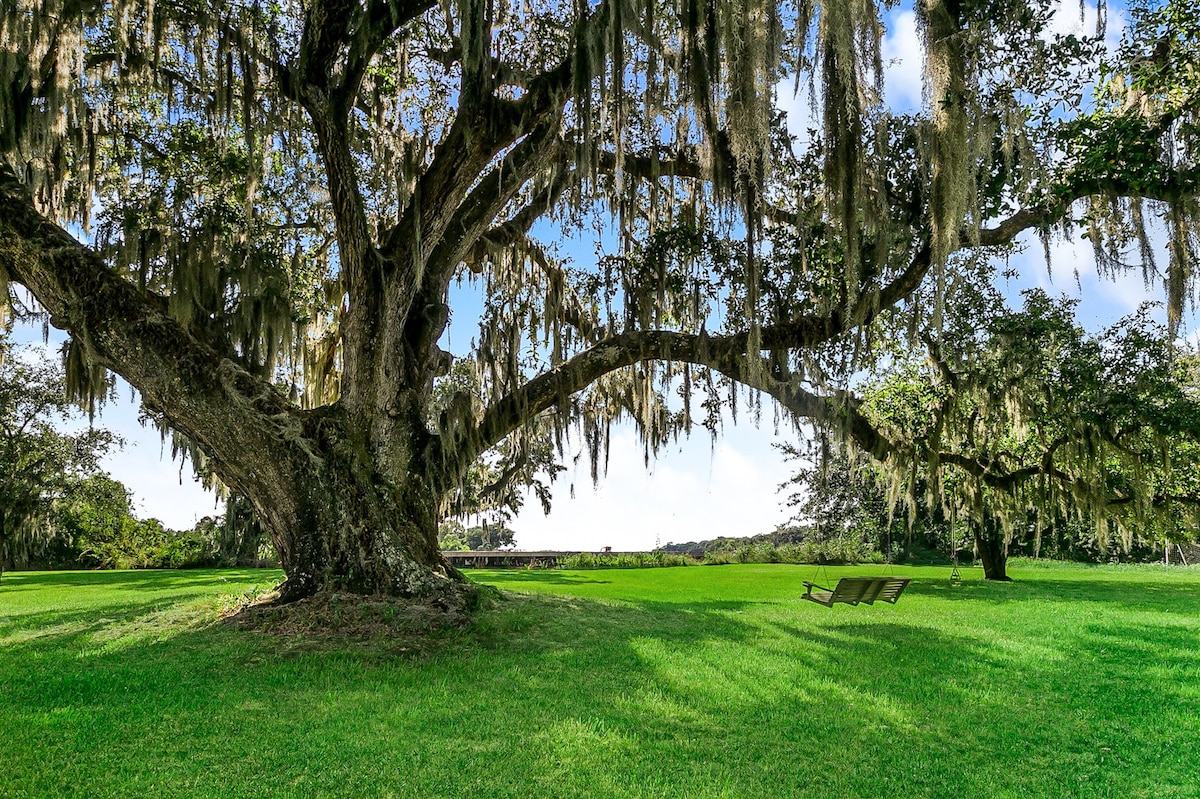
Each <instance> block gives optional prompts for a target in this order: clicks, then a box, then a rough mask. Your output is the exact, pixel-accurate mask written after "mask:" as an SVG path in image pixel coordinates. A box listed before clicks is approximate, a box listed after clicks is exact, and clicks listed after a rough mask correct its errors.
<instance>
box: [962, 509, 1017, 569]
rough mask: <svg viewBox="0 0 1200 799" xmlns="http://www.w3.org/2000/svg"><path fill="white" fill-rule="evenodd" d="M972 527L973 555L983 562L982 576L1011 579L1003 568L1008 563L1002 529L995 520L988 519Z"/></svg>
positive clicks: (1006, 546) (1006, 547)
mask: <svg viewBox="0 0 1200 799" xmlns="http://www.w3.org/2000/svg"><path fill="white" fill-rule="evenodd" d="M973 527H974V529H973V531H972V532H973V533H974V536H975V555H976V556H977V557H978V558H979V559H980V561H982V562H983V578H984V579H985V580H1001V581H1005V582H1007V581H1010V580H1012V578H1011V577H1009V576H1008V573H1007V571H1006V570H1005V569H1006V566H1007V563H1008V545H1007V544H1006V543H1005V541H1004V531H1003V530H1001V529H1000V526H999V525H998V524H996V523H995V522H988V521H984V522H981V523H978V524H975V525H973Z"/></svg>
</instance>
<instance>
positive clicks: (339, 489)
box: [0, 0, 1200, 599]
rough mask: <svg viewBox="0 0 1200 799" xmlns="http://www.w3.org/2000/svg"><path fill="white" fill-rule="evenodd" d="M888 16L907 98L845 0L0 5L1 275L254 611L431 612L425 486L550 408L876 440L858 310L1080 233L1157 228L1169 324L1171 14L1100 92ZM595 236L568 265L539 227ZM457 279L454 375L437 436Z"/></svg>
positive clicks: (1191, 136) (929, 22) (1178, 92)
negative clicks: (903, 60)
mask: <svg viewBox="0 0 1200 799" xmlns="http://www.w3.org/2000/svg"><path fill="white" fill-rule="evenodd" d="M917 12H918V17H919V19H920V22H921V24H920V31H921V36H922V43H923V46H924V49H925V54H926V83H927V95H928V103H927V109H926V111H925V112H924V113H922V114H920V115H918V116H914V117H907V116H897V115H895V114H892V113H890V112H889V111H888V110H887V109H885V108H883V107H882V106H881V104H880V100H879V98H880V82H881V80H882V77H883V72H884V65H883V63H882V59H881V54H880V39H881V36H882V34H883V30H884V29H883V25H882V23H881V8H880V6H879V5H878V4H877V3H875V2H873V0H846V1H845V2H831V3H814V2H811V0H794V2H784V3H780V4H775V3H772V2H766V1H765V0H720V1H719V2H700V0H664V1H663V2H656V0H595V1H589V2H578V3H565V2H561V0H550V1H549V2H542V1H539V0H522V2H520V3H517V2H510V0H447V2H445V3H441V4H438V3H433V2H427V1H425V0H307V1H306V2H298V1H294V0H282V1H281V2H273V3H263V2H259V1H258V0H156V2H153V3H147V2H143V0H137V1H136V2H135V1H134V0H16V2H7V3H5V4H4V5H3V7H2V10H0V154H2V158H0V162H2V164H3V165H2V166H0V269H2V270H3V273H4V275H5V277H6V278H7V279H8V280H10V281H13V282H15V283H17V284H19V285H21V286H24V287H26V288H27V289H28V290H29V291H30V292H31V293H32V294H33V295H34V296H35V297H36V298H37V300H38V301H39V302H40V304H41V306H42V307H43V308H44V309H45V310H46V312H47V313H48V314H49V319H50V322H51V323H52V324H54V325H55V326H57V327H60V328H62V329H65V330H67V331H69V333H70V336H71V357H70V359H69V363H70V364H72V371H71V374H70V377H71V379H72V383H73V386H74V387H75V388H76V389H77V393H78V394H79V396H80V397H81V398H82V399H84V400H85V401H86V400H87V399H88V398H89V397H90V396H91V393H92V390H93V389H92V388H91V387H92V386H94V385H95V384H96V383H97V382H98V381H100V380H101V379H102V378H103V376H104V374H105V372H106V370H111V371H115V372H117V373H119V374H121V375H122V376H124V377H125V378H126V379H127V380H128V381H129V382H130V383H131V384H133V385H134V386H135V387H137V389H138V390H139V391H140V392H141V398H142V402H143V405H144V407H145V409H146V410H147V411H148V413H150V414H151V415H152V416H153V417H154V418H156V419H157V420H158V421H159V422H161V423H162V424H163V425H165V426H167V427H169V428H170V429H172V430H174V431H176V432H177V433H179V434H180V435H181V436H182V437H183V439H185V440H186V442H187V445H188V446H189V447H190V448H191V449H192V452H193V453H194V455H195V456H196V457H197V458H198V460H199V462H200V464H201V468H202V469H203V470H205V471H206V472H207V473H209V474H211V475H213V476H215V477H218V478H219V479H220V480H221V481H222V482H224V483H225V484H226V485H227V486H229V487H230V489H231V490H233V491H234V492H236V493H237V494H239V495H241V496H244V497H246V498H247V499H248V500H249V501H250V502H251V503H252V504H253V506H254V508H255V510H256V512H257V514H258V516H259V517H260V518H261V519H262V521H263V524H264V525H265V527H266V529H267V530H268V532H269V533H270V535H271V537H272V540H273V541H274V543H275V545H276V548H277V549H278V552H279V555H280V558H281V560H282V563H283V566H284V568H285V570H286V572H287V580H286V582H285V584H284V586H283V597H284V598H285V599H290V598H297V597H302V596H305V595H307V594H309V593H312V592H314V591H316V590H318V589H320V588H321V587H323V586H326V585H340V586H343V587H345V588H349V589H352V590H358V591H378V592H385V593H393V594H402V595H436V596H442V597H447V598H449V597H453V596H455V595H458V594H461V592H462V588H461V586H462V585H463V582H462V580H461V577H460V575H458V574H457V573H456V572H455V571H454V570H453V569H452V568H451V567H449V566H448V565H447V564H446V563H445V562H444V561H443V559H442V557H441V556H440V554H439V552H438V549H437V546H436V531H437V521H438V518H439V516H440V515H441V514H442V513H443V512H446V511H447V509H448V508H447V504H448V498H449V497H452V495H453V494H454V493H455V492H456V491H457V490H458V489H459V488H460V487H461V486H462V484H463V481H464V479H465V477H466V475H467V473H468V471H469V470H470V469H471V468H472V466H473V464H476V463H477V462H478V461H479V459H480V458H481V457H482V456H484V455H485V453H488V452H489V451H494V448H496V447H497V446H499V445H503V446H504V447H507V452H508V453H510V454H513V453H515V457H516V458H517V459H519V457H520V456H521V455H522V453H524V452H527V451H528V447H525V446H524V445H523V444H522V443H521V442H522V440H523V439H524V438H528V437H536V436H539V435H542V434H543V432H544V431H545V430H547V429H549V430H550V431H552V432H551V435H552V436H553V438H554V439H555V440H556V442H563V441H565V440H566V438H565V437H566V436H567V435H568V434H569V433H570V432H571V430H576V431H579V432H581V434H582V438H583V440H584V442H585V443H586V444H588V445H589V449H590V451H591V452H592V453H593V459H594V460H593V465H594V467H596V466H598V463H597V462H598V461H602V460H603V458H602V455H601V453H602V452H603V450H604V441H605V438H606V435H607V430H608V425H609V424H610V423H611V422H612V421H613V420H614V419H617V418H621V417H626V418H629V419H632V421H633V422H634V423H635V424H636V425H637V427H638V429H639V430H640V432H641V433H642V436H643V439H644V440H645V442H646V447H647V454H648V455H649V454H650V453H651V452H652V451H653V450H654V449H655V448H656V447H657V446H658V445H659V444H661V443H663V442H664V441H668V440H670V438H671V437H672V436H674V435H677V434H678V433H679V432H680V431H681V430H683V429H685V428H687V427H689V426H691V425H692V424H693V423H703V424H707V425H709V426H714V427H715V426H716V425H717V424H718V422H719V419H720V415H721V408H722V406H723V405H725V404H728V403H733V402H736V401H737V400H738V398H739V395H738V393H737V389H736V386H738V385H741V386H748V387H749V388H750V389H753V390H754V391H756V392H760V393H757V394H752V395H750V396H751V404H752V406H754V409H755V410H757V409H758V400H756V399H755V397H760V396H766V397H768V398H770V399H771V400H773V401H774V403H775V404H776V406H777V407H778V408H780V409H781V410H782V411H784V412H786V414H787V415H788V416H790V417H793V418H799V417H804V418H815V419H819V420H826V421H828V420H840V421H839V422H838V427H839V429H840V430H842V432H843V434H844V435H846V436H849V437H851V438H854V439H855V440H857V441H859V442H860V443H861V444H863V446H864V448H865V449H867V450H868V451H870V452H872V453H873V454H875V455H877V456H879V457H880V458H883V459H885V460H888V461H889V462H893V461H896V459H897V453H902V451H903V450H902V448H897V447H895V446H890V445H889V443H888V441H887V439H886V437H884V436H882V435H881V434H880V433H879V432H878V431H874V430H871V429H869V426H866V425H864V423H863V417H862V416H861V415H857V416H856V415H854V414H851V413H847V409H853V407H854V405H853V399H852V398H850V397H848V395H847V394H846V391H845V389H846V383H845V379H846V375H848V374H852V373H853V369H854V364H855V361H856V355H857V354H858V353H862V352H865V351H868V350H869V349H870V346H871V340H872V337H873V336H874V333H873V328H874V321H875V320H876V318H877V317H878V315H879V313H880V311H881V310H884V309H893V308H895V309H900V310H901V311H903V312H904V313H907V314H908V315H909V316H910V317H911V318H913V319H917V320H921V319H926V318H933V319H937V318H938V317H939V316H941V315H942V313H943V299H942V294H943V292H939V291H938V290H937V288H938V287H941V286H944V285H946V283H947V281H949V280H952V279H953V278H954V275H955V273H956V270H957V269H958V264H959V263H960V261H961V260H962V259H963V253H964V251H967V252H970V251H980V252H988V253H991V252H999V251H1003V250H1004V249H1005V248H1007V247H1008V246H1009V245H1010V244H1011V243H1012V242H1013V241H1014V239H1015V238H1016V237H1017V236H1018V235H1019V234H1020V233H1021V232H1022V231H1025V230H1031V229H1037V230H1043V231H1049V230H1050V229H1051V228H1053V227H1054V226H1059V225H1065V226H1069V225H1070V224H1071V223H1073V222H1075V221H1077V220H1082V221H1083V222H1084V223H1085V224H1086V225H1088V226H1090V229H1091V233H1092V235H1094V237H1095V240H1096V241H1097V242H1098V246H1100V247H1101V248H1102V249H1103V250H1104V251H1105V252H1109V251H1112V252H1116V253H1119V252H1120V251H1121V250H1122V248H1124V247H1125V245H1126V244H1127V243H1128V242H1134V243H1137V242H1139V241H1140V242H1143V243H1144V242H1147V241H1148V239H1147V238H1146V227H1147V225H1146V221H1145V220H1146V219H1147V217H1148V216H1150V215H1151V213H1152V212H1153V213H1161V215H1163V216H1165V218H1166V226H1167V228H1168V230H1169V238H1170V241H1171V242H1172V244H1171V250H1170V254H1169V259H1168V262H1167V264H1166V265H1165V266H1164V268H1163V273H1164V276H1165V278H1166V280H1165V282H1166V285H1167V286H1168V288H1169V292H1168V293H1169V297H1170V307H1171V309H1172V314H1173V318H1175V317H1174V314H1177V313H1178V310H1179V308H1181V307H1182V305H1183V303H1184V301H1185V299H1186V295H1187V291H1188V286H1189V285H1190V284H1191V281H1190V273H1191V264H1192V263H1194V249H1195V246H1194V244H1195V242H1194V233H1193V228H1192V224H1193V220H1194V219H1195V218H1196V202H1195V177H1196V171H1195V169H1196V167H1195V164H1196V160H1195V154H1196V141H1195V132H1196V130H1195V121H1196V110H1197V90H1196V87H1195V82H1196V79H1195V75H1196V59H1197V55H1196V53H1197V52H1198V51H1200V48H1197V47H1196V46H1195V45H1196V43H1197V39H1198V36H1197V25H1196V20H1195V16H1196V13H1195V11H1194V9H1192V8H1191V4H1190V3H1186V2H1176V3H1168V4H1166V5H1165V6H1163V7H1161V8H1158V7H1155V8H1150V9H1144V13H1139V14H1138V15H1136V16H1135V21H1136V23H1137V24H1135V25H1134V26H1133V27H1132V28H1131V35H1130V37H1129V42H1128V46H1127V47H1125V48H1124V49H1123V50H1122V51H1121V52H1119V53H1117V54H1116V56H1115V58H1114V59H1113V61H1112V63H1113V64H1115V65H1116V66H1117V67H1118V69H1116V70H1112V69H1110V70H1108V71H1106V72H1104V73H1103V74H1100V73H1098V72H1097V69H1098V68H1099V66H1098V65H1100V64H1101V63H1102V60H1103V58H1104V51H1103V47H1102V45H1101V42H1100V40H1099V39H1098V38H1097V39H1092V38H1086V37H1085V38H1079V37H1061V36H1059V37H1056V36H1053V35H1051V34H1050V33H1048V32H1047V31H1048V26H1049V19H1050V17H1051V10H1050V9H1049V8H1048V6H1047V4H1046V3H1044V2H1040V0H1027V1H1024V2H1022V1H1021V0H1018V1H1017V2H1010V1H1009V0H1003V1H1002V0H919V2H918V3H917ZM1101 79H1102V80H1101ZM783 81H788V82H789V85H790V83H791V82H793V81H795V82H797V83H800V84H803V85H804V86H807V87H808V89H807V90H806V91H804V92H802V93H805V94H807V95H809V96H811V97H812V98H813V111H814V114H815V122H814V125H813V127H814V129H815V130H814V131H813V135H812V136H810V137H809V141H808V143H807V144H803V145H802V144H800V143H793V142H792V141H790V140H789V139H788V137H787V135H786V133H785V131H784V128H783V123H782V117H781V114H780V113H779V106H778V103H777V102H776V96H775V95H776V92H777V91H778V88H777V87H779V86H780V85H781V82H783ZM1095 81H1100V82H1099V83H1096V82H1095ZM1081 85H1085V86H1088V85H1094V86H1097V87H1098V89H1097V91H1096V92H1095V93H1094V94H1095V96H1094V97H1093V96H1091V95H1092V94H1093V93H1091V92H1083V91H1081V90H1080V88H1079V87H1080V86H1081ZM1085 95H1086V96H1085ZM793 145H794V146H793ZM598 220H599V221H598ZM606 220H607V221H606ZM589 231H595V232H596V235H597V237H598V239H597V249H598V251H602V252H601V255H600V256H599V257H597V259H596V260H595V262H593V263H586V262H581V261H579V260H576V261H574V262H570V261H568V260H567V259H566V258H564V257H563V255H562V254H561V253H559V252H558V251H557V248H556V247H555V246H554V240H555V238H556V237H558V236H560V235H562V234H563V233H569V234H572V235H575V234H583V233H586V232H589ZM1146 246H1147V247H1148V244H1147V245H1146ZM456 281H468V282H474V284H475V285H476V286H477V287H479V288H480V289H481V293H482V294H483V296H484V297H485V299H484V302H483V312H482V319H481V324H480V330H479V334H478V336H477V339H476V341H475V346H474V347H473V350H472V352H471V354H470V355H469V356H468V357H470V358H472V359H474V360H475V361H476V363H477V365H478V370H479V375H480V386H481V395H482V396H481V398H480V397H479V396H471V393H470V392H462V393H461V395H459V396H457V398H455V399H454V400H453V401H451V402H449V403H448V404H447V406H446V407H445V409H444V410H443V411H441V412H440V413H437V414H434V415H432V416H433V417H435V418H431V414H430V412H429V411H430V402H431V397H432V395H433V392H434V387H435V385H436V384H437V383H438V381H439V380H441V379H443V376H445V375H447V374H449V370H450V368H451V364H452V358H451V357H450V355H449V354H448V353H447V352H446V351H445V350H444V349H443V346H442V344H441V342H443V341H444V334H445V332H446V329H447V325H448V320H449V318H450V312H451V308H450V307H449V302H450V300H451V297H452V294H451V288H452V286H453V285H454V284H455V283H456ZM923 285H932V286H933V287H934V289H935V290H934V291H932V292H931V296H932V297H933V299H932V301H926V300H925V299H924V298H923V297H924V295H922V297H918V296H917V294H916V292H917V290H918V289H919V288H921V287H922V286H923ZM431 422H432V423H431ZM889 459H890V460H889ZM514 463H515V461H514ZM507 468H508V467H504V468H502V469H501V470H500V473H501V474H503V473H504V472H505V471H506V470H507Z"/></svg>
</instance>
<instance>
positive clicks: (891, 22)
mask: <svg viewBox="0 0 1200 799" xmlns="http://www.w3.org/2000/svg"><path fill="white" fill-rule="evenodd" d="M880 47H881V55H882V56H883V92H884V100H885V102H886V104H887V106H888V107H889V108H890V109H891V110H892V111H893V112H895V113H910V112H913V111H916V110H918V109H919V108H920V107H921V94H922V91H923V88H924V83H925V54H924V50H923V48H922V47H921V39H920V36H919V35H918V34H917V15H916V14H914V13H913V12H912V11H909V10H903V11H893V12H892V13H891V14H890V15H889V18H888V20H887V33H886V35H885V36H884V39H883V42H882V43H881V45H880Z"/></svg>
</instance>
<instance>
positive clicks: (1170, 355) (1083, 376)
mask: <svg viewBox="0 0 1200 799" xmlns="http://www.w3.org/2000/svg"><path fill="white" fill-rule="evenodd" d="M963 295H969V296H963ZM952 296H953V297H954V298H955V302H954V304H953V305H954V307H953V309H952V310H949V311H948V315H947V317H948V318H947V319H946V322H945V327H944V329H943V332H944V336H943V338H942V340H940V341H936V340H934V339H933V338H932V337H931V336H926V340H925V342H924V343H923V346H922V348H921V349H920V350H917V349H903V350H900V351H898V352H895V353H893V354H892V357H890V358H889V359H887V363H886V366H884V367H883V368H882V369H881V370H880V372H879V374H878V375H877V376H876V377H874V378H873V379H872V380H868V381H866V385H864V386H862V388H861V391H860V394H861V396H862V398H863V401H862V403H861V405H859V406H858V407H857V408H855V409H854V410H852V411H851V413H861V414H862V415H863V416H864V417H866V418H867V419H868V420H869V423H870V425H871V427H872V429H874V430H877V431H880V432H881V433H882V434H883V435H885V436H887V437H888V439H889V441H891V442H894V443H892V444H891V446H893V447H895V448H896V449H897V450H899V449H904V450H907V454H906V456H905V457H902V458H900V459H899V460H900V461H902V462H904V463H906V464H908V465H909V469H910V470H909V472H908V473H907V474H904V473H902V472H900V471H899V470H891V471H890V479H878V478H877V479H875V480H873V481H871V482H872V483H873V484H875V485H879V486H880V487H881V488H884V489H885V490H887V491H888V493H889V494H890V497H891V499H892V506H893V507H892V510H893V511H896V510H900V511H902V512H899V513H896V514H895V515H897V516H900V517H902V516H904V515H906V513H905V511H906V512H907V514H914V513H916V514H922V513H924V512H926V511H927V510H928V509H934V510H936V511H939V512H940V515H941V517H942V518H944V519H945V520H947V521H948V522H950V523H952V524H955V525H961V526H962V527H964V528H966V529H967V530H968V531H969V534H970V536H971V537H972V538H973V539H974V545H975V551H976V553H977V555H978V556H979V558H980V560H981V562H982V565H983V570H984V575H985V576H986V577H987V578H988V579H995V580H1004V579H1008V577H1007V573H1006V568H1005V567H1006V561H1007V555H1008V545H1009V543H1010V542H1011V541H1012V540H1013V539H1014V538H1022V539H1024V538H1028V539H1031V541H1032V543H1033V544H1034V546H1035V547H1036V546H1037V544H1038V542H1039V539H1040V536H1041V535H1042V534H1043V531H1044V530H1045V529H1047V528H1048V527H1052V526H1062V525H1065V524H1071V523H1076V524H1081V523H1082V524H1088V525H1091V526H1092V527H1093V534H1094V535H1095V536H1096V537H1097V539H1098V540H1099V542H1100V543H1101V544H1107V539H1108V538H1109V537H1110V536H1119V537H1120V538H1121V539H1122V540H1123V543H1124V545H1125V546H1126V547H1128V545H1129V544H1130V543H1131V541H1132V539H1133V537H1134V535H1135V533H1137V534H1140V535H1141V536H1143V537H1151V534H1152V532H1153V534H1154V537H1157V538H1161V537H1162V536H1163V535H1164V534H1167V533H1172V534H1178V533H1180V532H1183V531H1185V530H1186V529H1189V528H1190V529H1191V530H1192V531H1193V535H1194V531H1195V530H1196V529H1197V526H1198V525H1200V477H1198V475H1197V472H1196V465H1197V463H1198V462H1200V383H1198V382H1197V377H1198V375H1197V373H1196V356H1195V354H1194V353H1190V352H1187V351H1184V350H1180V349H1179V347H1178V346H1177V345H1176V344H1175V343H1174V341H1173V338H1172V336H1171V335H1170V334H1169V333H1168V330H1167V327H1166V326H1165V325H1163V324H1161V323H1159V322H1156V321H1154V318H1153V315H1152V313H1151V311H1152V310H1153V309H1151V308H1149V307H1143V308H1141V309H1140V310H1139V311H1138V312H1136V313H1134V314H1132V315H1130V316H1129V317H1127V318H1125V319H1123V320H1121V321H1120V322H1118V323H1117V324H1115V325H1113V326H1112V327H1110V328H1109V329H1107V330H1105V331H1102V332H1101V333H1099V334H1090V333H1087V332H1086V331H1084V330H1083V329H1082V328H1081V327H1080V326H1079V324H1078V322H1077V321H1076V320H1075V314H1074V304H1075V303H1074V302H1072V301H1070V300H1054V299H1052V298H1050V297H1049V296H1047V295H1046V294H1045V293H1044V292H1042V291H1040V290H1031V291H1028V292H1026V294H1025V300H1024V307H1022V308H1021V309H1019V310H1009V309H1007V308H1006V307H1004V302H1003V299H1002V298H1001V297H1000V296H999V295H998V294H997V293H996V292H995V291H992V290H988V289H986V288H985V289H983V290H980V289H979V288H978V286H977V285H967V286H963V287H962V288H961V289H960V290H958V291H957V292H953V293H952ZM865 472H866V474H867V475H868V479H869V475H870V474H871V471H870V470H865ZM897 504H901V505H907V507H906V508H900V509H897V508H896V507H895V506H896V505H897Z"/></svg>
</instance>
